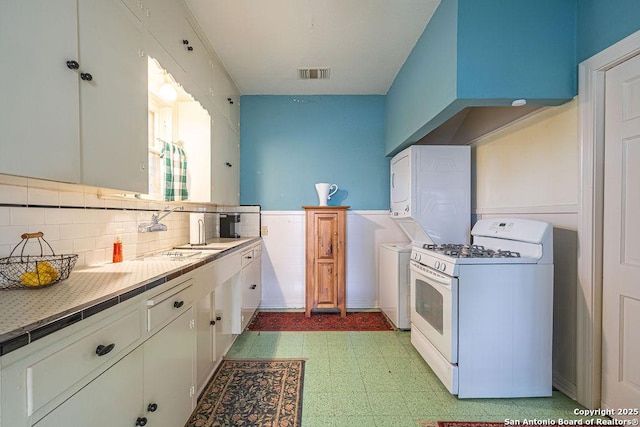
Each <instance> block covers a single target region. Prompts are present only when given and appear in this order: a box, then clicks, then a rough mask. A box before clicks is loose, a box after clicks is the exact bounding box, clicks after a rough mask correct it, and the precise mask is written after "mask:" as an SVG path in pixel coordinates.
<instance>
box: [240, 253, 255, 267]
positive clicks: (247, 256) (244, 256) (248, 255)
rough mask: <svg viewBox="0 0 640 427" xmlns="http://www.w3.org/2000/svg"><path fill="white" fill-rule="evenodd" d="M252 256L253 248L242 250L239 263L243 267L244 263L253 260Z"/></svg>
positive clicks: (246, 263)
mask: <svg viewBox="0 0 640 427" xmlns="http://www.w3.org/2000/svg"><path fill="white" fill-rule="evenodd" d="M254 257H255V256H254V254H253V249H249V250H248V251H244V252H242V261H241V264H240V265H241V266H242V267H244V266H245V265H248V264H250V263H251V261H253V258H254Z"/></svg>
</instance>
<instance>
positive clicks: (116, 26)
mask: <svg viewBox="0 0 640 427" xmlns="http://www.w3.org/2000/svg"><path fill="white" fill-rule="evenodd" d="M0 28H1V30H0V52H2V55H3V61H2V62H1V63H0V80H1V81H3V82H5V84H4V85H3V101H2V103H3V105H5V106H6V107H7V108H5V110H6V112H7V114H2V115H1V116H0V128H1V129H2V132H3V142H5V144H3V148H4V150H3V155H2V158H1V159H0V173H8V174H15V175H21V176H28V177H34V178H43V179H51V180H56V181H66V182H75V183H83V184H88V185H95V186H101V187H106V188H115V189H119V190H126V191H140V192H141V191H143V190H144V191H145V192H146V191H147V182H148V178H147V171H146V162H147V160H146V156H147V153H146V144H147V141H146V139H147V130H146V126H147V123H146V120H147V112H146V110H147V93H146V82H147V78H146V70H147V68H146V58H145V57H144V51H143V30H142V27H141V22H140V20H139V19H138V18H137V17H136V15H134V14H133V13H132V12H131V10H130V9H129V8H128V7H127V6H126V5H125V4H124V3H122V2H121V1H120V0H108V1H104V0H87V1H84V0H83V1H76V0H57V1H53V2H51V1H33V2H31V1H29V2H3V3H2V5H1V6H0ZM123 153H126V155H123ZM114 170H117V171H118V172H117V173H114V172H113V171H114Z"/></svg>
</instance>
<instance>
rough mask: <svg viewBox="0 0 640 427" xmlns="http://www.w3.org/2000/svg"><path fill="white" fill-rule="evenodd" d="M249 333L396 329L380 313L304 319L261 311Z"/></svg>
mask: <svg viewBox="0 0 640 427" xmlns="http://www.w3.org/2000/svg"><path fill="white" fill-rule="evenodd" d="M247 329H248V330H250V331H282V332H285V331H292V332H295V331H392V330H394V328H393V327H392V326H391V325H390V324H389V322H388V321H387V318H386V317H385V316H384V314H383V313H382V312H380V311H356V312H347V315H346V317H340V314H338V313H313V314H311V317H305V315H304V313H302V312H292V311H285V312H282V311H260V312H258V314H256V317H254V318H253V320H252V321H251V323H249V326H248V327H247Z"/></svg>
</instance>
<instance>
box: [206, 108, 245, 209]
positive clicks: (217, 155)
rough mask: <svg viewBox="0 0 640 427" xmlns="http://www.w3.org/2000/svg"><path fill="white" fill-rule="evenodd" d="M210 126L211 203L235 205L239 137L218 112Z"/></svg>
mask: <svg viewBox="0 0 640 427" xmlns="http://www.w3.org/2000/svg"><path fill="white" fill-rule="evenodd" d="M211 126H212V129H211V134H212V135H213V141H212V146H211V147H212V150H211V201H212V202H213V203H219V204H223V205H237V204H239V203H240V173H239V171H240V136H239V135H238V134H237V133H236V132H235V131H234V130H233V129H232V128H231V127H230V126H229V123H228V122H227V121H226V119H224V118H223V117H222V115H221V113H220V112H218V111H214V114H213V116H212V120H211Z"/></svg>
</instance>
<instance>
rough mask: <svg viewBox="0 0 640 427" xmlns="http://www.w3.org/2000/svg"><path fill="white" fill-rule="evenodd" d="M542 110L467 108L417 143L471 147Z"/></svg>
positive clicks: (533, 107)
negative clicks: (481, 138) (480, 139)
mask: <svg viewBox="0 0 640 427" xmlns="http://www.w3.org/2000/svg"><path fill="white" fill-rule="evenodd" d="M540 108H543V107H542V106H521V107H467V108H464V109H463V110H462V111H460V112H459V113H457V114H454V115H453V117H451V118H450V119H449V120H447V121H446V122H444V123H443V124H441V125H440V126H438V127H437V128H436V129H434V130H433V131H431V132H429V133H428V134H427V135H425V136H424V137H422V138H421V139H419V140H418V141H417V142H416V144H418V145H468V144H471V143H473V142H474V141H476V140H477V139H478V138H480V137H482V136H485V135H488V134H490V133H492V132H494V131H496V130H499V129H501V128H503V127H505V126H507V125H509V124H511V123H514V122H516V121H518V120H520V119H522V118H524V117H527V116H528V115H530V114H532V113H533V112H535V111H537V110H539V109H540Z"/></svg>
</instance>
